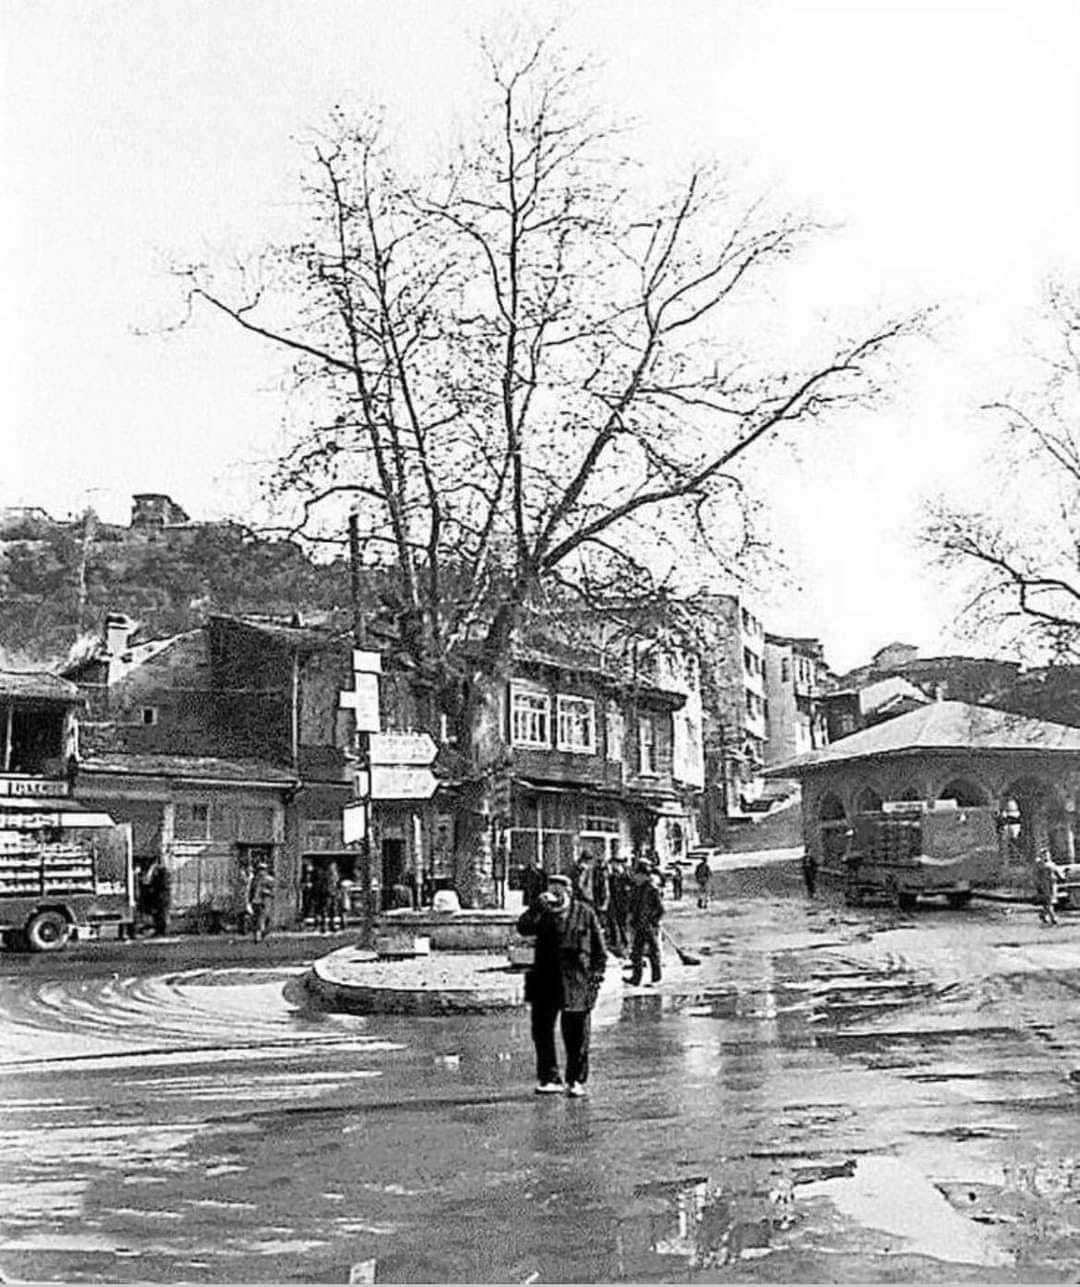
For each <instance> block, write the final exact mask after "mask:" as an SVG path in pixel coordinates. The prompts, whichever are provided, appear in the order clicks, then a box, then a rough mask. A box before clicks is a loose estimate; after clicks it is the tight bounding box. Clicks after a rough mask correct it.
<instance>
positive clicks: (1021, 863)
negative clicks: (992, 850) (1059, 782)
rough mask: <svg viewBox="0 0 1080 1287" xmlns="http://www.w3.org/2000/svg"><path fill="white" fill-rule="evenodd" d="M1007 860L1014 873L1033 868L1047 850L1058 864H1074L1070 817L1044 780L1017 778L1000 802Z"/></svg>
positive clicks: (1002, 832) (1057, 796)
mask: <svg viewBox="0 0 1080 1287" xmlns="http://www.w3.org/2000/svg"><path fill="white" fill-rule="evenodd" d="M999 808H1000V810H1001V813H1000V816H1001V818H1002V827H1001V834H1002V842H1003V845H1004V846H1005V861H1006V863H1007V864H1008V865H1009V866H1011V867H1012V868H1013V869H1014V870H1015V869H1018V868H1026V867H1029V866H1030V865H1031V864H1032V863H1033V862H1034V861H1035V856H1036V854H1038V853H1039V852H1041V851H1046V852H1048V853H1049V854H1050V857H1051V858H1052V859H1053V860H1054V861H1055V862H1058V863H1068V862H1073V861H1074V858H1073V856H1072V855H1073V850H1074V840H1073V834H1072V827H1071V825H1070V818H1069V815H1068V813H1067V812H1066V810H1065V805H1064V803H1063V802H1062V800H1061V797H1060V796H1059V795H1058V794H1057V792H1056V791H1055V790H1054V789H1053V787H1051V786H1050V784H1049V783H1047V782H1044V781H1043V780H1042V779H1041V778H1035V777H1024V778H1017V779H1016V781H1014V782H1011V783H1010V784H1009V785H1008V786H1007V787H1006V788H1005V792H1004V795H1003V797H1002V799H1001V801H1000V802H999Z"/></svg>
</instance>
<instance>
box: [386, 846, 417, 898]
mask: <svg viewBox="0 0 1080 1287" xmlns="http://www.w3.org/2000/svg"><path fill="white" fill-rule="evenodd" d="M408 889H409V886H408V884H407V882H406V879H405V841H404V840H402V839H400V838H398V837H396V836H387V837H384V839H383V842H382V906H383V911H386V910H388V909H389V908H391V907H400V906H402V900H403V897H404V895H403V893H402V891H403V890H404V891H408ZM411 903H412V896H411V893H410V894H409V898H408V902H407V903H406V904H405V905H411Z"/></svg>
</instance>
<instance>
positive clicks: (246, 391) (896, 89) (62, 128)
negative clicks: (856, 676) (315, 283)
mask: <svg viewBox="0 0 1080 1287" xmlns="http://www.w3.org/2000/svg"><path fill="white" fill-rule="evenodd" d="M515 13H516V14H520V15H522V16H525V15H528V17H529V18H530V19H532V20H535V19H536V18H537V16H538V15H544V14H550V15H551V16H552V17H553V18H554V17H558V18H560V19H561V20H562V31H563V35H564V38H565V39H567V40H568V41H570V42H571V44H573V45H574V46H575V47H578V48H581V49H582V50H588V51H592V52H593V53H595V54H596V55H597V56H598V57H599V58H600V59H601V60H603V62H604V64H605V71H604V74H603V77H602V80H601V94H602V96H603V98H604V100H605V101H606V102H607V103H609V104H610V106H611V108H612V110H613V111H614V112H615V113H617V114H619V115H632V116H634V117H635V118H637V119H638V120H639V121H640V128H639V135H638V150H639V151H640V152H642V153H644V155H646V156H655V158H656V161H657V164H658V165H663V166H665V167H669V168H670V167H671V165H672V164H673V163H675V164H677V163H678V162H680V161H682V160H685V161H686V162H690V161H691V160H694V159H698V158H701V157H709V156H719V157H720V158H721V159H724V160H726V161H730V162H731V163H732V165H734V166H736V167H738V169H739V172H740V173H741V174H742V175H744V176H745V180H744V181H745V182H746V183H747V184H748V185H750V186H758V185H760V186H762V187H768V188H769V189H770V190H771V191H773V192H778V193H780V194H781V195H782V197H783V200H784V202H785V204H787V205H789V206H792V207H794V208H798V209H800V210H808V211H810V212H811V213H814V214H817V215H819V216H822V217H824V218H827V219H829V220H830V221H836V222H839V223H840V224H841V225H842V226H841V228H840V230H839V231H838V232H837V233H836V234H834V235H833V236H832V237H831V238H830V239H829V241H828V243H827V244H824V245H822V246H821V247H819V248H818V249H817V250H816V251H815V252H814V253H813V254H812V255H811V256H810V257H809V259H808V260H807V262H806V264H805V265H802V266H800V267H799V269H798V270H797V271H798V272H799V273H800V274H802V276H801V277H800V278H799V279H798V280H799V282H800V290H802V291H804V292H805V299H806V301H807V306H806V312H807V316H808V317H811V318H816V317H817V316H821V317H825V316H827V315H828V316H831V317H837V318H840V319H855V321H856V322H857V321H858V320H859V319H862V320H864V321H865V320H867V319H870V318H872V317H874V316H878V315H880V314H881V313H882V312H893V311H897V310H898V309H901V308H904V307H907V306H909V305H911V304H912V303H917V302H925V303H940V304H941V305H942V306H943V309H942V316H941V320H940V323H939V330H938V336H937V339H936V341H935V342H934V343H932V344H927V345H925V346H921V347H920V348H918V349H916V350H914V351H912V352H910V353H908V354H907V359H906V362H905V365H904V369H903V370H902V371H901V372H900V373H899V374H900V376H901V384H900V387H899V390H898V394H897V397H896V399H895V401H894V403H893V404H892V406H890V407H887V408H885V409H883V410H879V411H875V412H873V413H872V414H871V413H859V414H857V415H849V416H847V417H846V418H845V419H844V420H843V421H842V422H839V423H837V424H835V425H819V426H817V427H815V429H814V434H813V438H812V439H810V438H808V439H806V440H804V442H803V445H802V447H801V448H800V450H799V453H798V457H797V459H796V458H793V457H792V458H789V457H786V456H784V455H781V454H775V455H773V456H770V458H769V460H768V461H767V462H765V461H762V462H761V463H760V464H759V468H758V474H759V479H760V480H762V481H763V484H764V486H765V487H766V490H767V492H768V495H769V498H770V500H771V502H772V506H773V510H772V513H773V519H772V527H773V531H774V533H775V535H776V537H777V539H778V540H780V541H781V542H782V543H783V545H784V546H785V548H786V549H787V553H788V561H789V563H790V565H791V567H792V576H793V583H794V584H793V586H792V587H789V588H783V589H782V592H781V591H780V590H778V592H777V594H776V596H775V602H774V603H772V604H771V605H767V611H766V612H765V614H764V615H765V616H766V624H767V626H768V627H769V628H771V629H775V630H779V631H783V632H792V633H795V632H799V633H807V634H816V635H818V636H820V637H821V638H822V639H823V640H824V641H825V644H826V650H827V655H828V657H829V660H830V661H831V662H832V664H833V665H834V666H835V667H836V668H838V669H846V668H847V667H850V666H853V665H857V664H859V663H861V662H862V661H864V660H866V659H867V658H868V656H869V654H870V653H871V652H872V651H873V650H875V649H876V648H877V647H879V646H880V645H882V644H884V643H887V642H889V641H891V640H893V639H903V640H905V641H908V642H912V643H915V644H917V645H919V646H920V647H921V648H922V649H923V651H924V653H931V652H939V651H947V650H950V649H953V648H955V647H956V646H957V645H956V640H955V639H954V638H953V637H952V636H951V634H950V623H951V619H952V615H953V611H954V608H955V604H954V602H953V601H952V599H951V598H950V596H949V594H948V593H947V592H946V591H945V589H944V588H943V587H942V586H941V585H940V584H939V582H938V579H937V577H936V574H928V573H927V571H926V570H925V568H924V566H923V555H921V554H920V553H919V552H918V551H917V550H916V549H914V548H913V545H912V536H913V533H914V531H915V529H916V527H917V524H918V506H919V503H920V501H921V499H922V498H923V496H924V495H926V494H929V493H934V492H937V491H941V490H944V491H946V492H950V491H953V490H954V489H957V490H958V491H961V490H965V489H966V490H971V487H972V477H973V475H976V474H977V472H978V467H979V462H980V460H981V459H982V458H983V457H984V456H985V455H986V452H987V441H986V439H987V429H986V426H985V425H984V424H982V423H980V422H979V420H978V419H977V418H976V417H974V416H973V415H972V414H971V410H972V408H974V407H975V406H976V405H977V404H978V403H979V402H980V401H983V400H985V399H987V398H989V397H991V396H994V395H996V394H999V393H1000V392H1002V383H1003V381H1004V380H1005V379H1006V378H1007V375H1008V372H1009V370H1010V366H1011V364H1013V362H1014V361H1015V359H1016V357H1017V356H1018V355H1019V354H1020V353H1021V343H1022V335H1023V332H1024V329H1025V327H1026V326H1027V324H1028V323H1029V321H1030V319H1031V316H1032V311H1033V310H1035V309H1037V307H1038V301H1039V296H1040V292H1041V288H1042V283H1043V280H1044V278H1045V276H1046V274H1047V273H1049V272H1053V271H1069V270H1070V269H1071V270H1072V271H1074V272H1075V271H1076V270H1077V269H1078V268H1080V89H1078V86H1080V75H1078V71H1077V68H1078V66H1080V60H1078V58H1077V51H1078V50H1080V4H1078V3H1076V2H1075V0H1073V2H1068V3H1067V2H1066V0H1062V2H1061V3H1056V2H1054V0H1042V2H1041V3H1040V0H997V2H996V3H995V0H970V2H969V3H961V2H960V0H925V2H924V3H917V2H913V0H902V2H900V0H896V2H895V3H890V2H887V0H880V2H878V0H848V2H847V3H841V2H839V0H835V2H833V3H828V2H826V0H665V2H664V3H662V4H658V3H655V0H647V2H645V0H592V2H591V3H588V2H586V3H581V4H579V5H578V6H577V7H573V6H569V5H566V4H561V5H558V6H555V5H553V4H549V3H543V2H541V0H530V3H529V4H528V5H524V4H521V5H518V6H514V5H508V4H505V3H500V4H494V3H487V2H486V0H469V3H462V2H461V0H426V2H423V3H421V2H419V0H379V2H378V3H376V2H373V0H4V3H3V4H2V5H0V59H2V61H0V69H2V72H0V74H2V82H0V131H2V132H0V150H2V161H3V173H4V176H5V190H6V191H7V192H8V198H7V199H6V201H4V203H3V208H2V213H0V246H2V250H0V255H2V260H0V272H2V277H0V281H2V282H3V292H2V297H0V332H2V335H3V339H4V353H5V355H6V358H7V360H6V361H5V363H4V376H3V378H2V380H0V434H2V435H3V441H2V447H3V461H4V468H3V470H2V472H0V505H14V504H37V505H42V506H44V507H45V508H46V509H48V510H50V511H51V512H52V513H54V514H55V515H57V516H62V515H65V514H68V513H73V512H77V511H80V510H81V509H83V508H84V507H85V506H86V505H87V504H92V505H93V506H94V507H95V508H96V509H97V510H98V512H99V513H101V514H102V515H103V516H105V517H106V518H109V519H113V520H116V521H126V519H127V516H128V514H129V506H130V499H129V498H130V495H131V493H132V492H136V491H157V490H161V491H168V492H170V493H171V494H172V495H173V497H174V498H175V499H176V500H177V501H178V502H179V503H181V504H182V505H183V506H184V507H185V508H186V509H187V510H188V512H189V513H191V514H192V516H193V517H206V518H214V517H221V516H239V515H245V514H248V513H249V512H250V504H251V497H252V495H253V490H252V486H251V482H250V478H251V467H252V465H253V464H255V463H257V462H259V461H261V460H265V459H267V458H269V457H270V456H271V455H272V454H273V453H274V451H275V449H276V448H277V447H279V446H280V444H281V441H282V439H281V432H282V431H281V413H282V399H281V391H280V385H279V379H280V369H279V368H278V367H276V366H274V365H273V364H271V363H269V362H268V359H267V354H266V352H265V351H263V350H261V349H260V348H259V347H258V346H257V345H256V344H254V343H253V342H252V341H250V340H246V339H244V337H241V336H240V335H233V334H230V333H229V332H228V331H226V330H224V329H222V328H221V327H219V326H215V325H214V324H213V323H211V322H210V321H209V320H207V321H206V322H205V323H204V324H201V325H199V326H198V327H196V328H194V329H189V330H186V331H183V332H180V333H175V334H171V335H168V336H161V335H154V336H151V337H149V338H147V337H145V336H140V335H137V334H135V333H134V329H133V328H147V327H150V328H152V327H154V326H155V325H156V324H157V323H159V322H161V321H162V320H166V319H168V318H169V317H170V316H174V315H175V312H176V309H175V301H176V292H175V287H174V284H173V283H172V282H170V280H169V279H168V277H167V276H166V275H165V274H164V272H163V265H164V264H165V263H166V262H167V261H168V260H169V259H170V258H172V257H175V258H178V259H187V258H190V257H192V256H193V255H199V254H202V253H206V254H211V255H216V254H219V253H221V252H226V253H228V252H231V251H233V250H239V251H244V250H246V249H251V248H255V247H257V246H258V245H260V244H261V243H262V242H263V241H265V240H266V237H267V233H268V232H269V231H270V230H272V229H273V228H274V227H275V226H281V224H282V222H283V221H285V220H287V218H288V215H289V209H290V207H289V199H290V192H291V191H292V188H291V184H292V181H293V179H294V177H295V174H296V172H297V169H298V167H299V163H300V152H299V149H298V148H297V147H296V145H295V144H294V143H293V142H292V141H291V140H292V139H293V138H294V137H295V135H296V134H297V133H298V132H301V131H302V130H303V129H304V128H305V127H307V126H312V125H317V124H319V123H320V122H321V121H322V120H323V118H324V115H325V111H326V108H327V107H328V106H329V105H330V104H331V103H332V102H334V101H346V102H349V101H361V102H363V101H367V100H369V99H374V100H377V101H381V102H384V103H386V104H387V106H388V109H389V117H390V120H391V121H392V122H396V123H398V124H400V126H401V129H402V132H403V134H404V135H405V136H406V137H407V138H409V139H411V140H413V141H423V140H425V139H427V138H428V137H429V136H430V135H432V134H433V133H438V132H440V131H443V130H446V129H447V128H449V123H450V122H452V121H453V119H454V117H455V115H459V114H466V113H467V112H468V110H469V103H470V91H471V90H473V89H474V88H475V87H476V85H477V80H476V59H475V47H476V45H475V37H476V35H477V34H478V33H480V32H483V31H492V30H494V29H496V28H497V27H498V26H499V24H500V23H505V22H506V21H507V19H508V17H510V16H513V15H514V14H515ZM795 585H797V586H799V587H801V588H795ZM964 650H969V651H970V650H977V647H976V648H975V649H972V648H965V649H964Z"/></svg>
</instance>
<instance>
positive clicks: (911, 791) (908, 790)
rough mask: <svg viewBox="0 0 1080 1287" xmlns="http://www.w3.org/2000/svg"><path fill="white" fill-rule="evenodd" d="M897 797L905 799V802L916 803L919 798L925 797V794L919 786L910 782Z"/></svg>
mask: <svg viewBox="0 0 1080 1287" xmlns="http://www.w3.org/2000/svg"><path fill="white" fill-rule="evenodd" d="M896 798H897V799H898V800H903V801H904V802H905V803H910V804H916V803H917V802H918V801H919V800H921V799H922V798H923V795H922V792H921V791H920V790H919V788H918V787H916V786H912V785H911V784H910V783H908V785H907V786H906V787H904V789H903V790H902V791H901V792H900V793H899V795H897V797H896Z"/></svg>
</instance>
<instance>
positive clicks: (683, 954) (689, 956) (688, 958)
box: [660, 925, 701, 965]
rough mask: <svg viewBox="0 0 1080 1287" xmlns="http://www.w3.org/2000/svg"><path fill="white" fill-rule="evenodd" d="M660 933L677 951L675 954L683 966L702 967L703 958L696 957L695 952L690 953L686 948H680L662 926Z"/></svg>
mask: <svg viewBox="0 0 1080 1287" xmlns="http://www.w3.org/2000/svg"><path fill="white" fill-rule="evenodd" d="M660 933H661V934H663V936H664V937H665V938H666V939H667V941H668V942H669V943H670V944H671V946H672V947H673V948H674V949H675V954H676V955H677V956H678V958H679V961H680V962H681V964H683V965H700V964H701V957H700V956H695V955H694V954H693V952H688V951H686V949H685V948H682V947H680V946H679V945H678V943H676V942H675V940H674V939H673V938H672V936H671V935H670V934H669V933H668V931H667V930H666V929H664V927H663V926H662V925H661V926H660Z"/></svg>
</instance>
